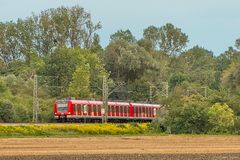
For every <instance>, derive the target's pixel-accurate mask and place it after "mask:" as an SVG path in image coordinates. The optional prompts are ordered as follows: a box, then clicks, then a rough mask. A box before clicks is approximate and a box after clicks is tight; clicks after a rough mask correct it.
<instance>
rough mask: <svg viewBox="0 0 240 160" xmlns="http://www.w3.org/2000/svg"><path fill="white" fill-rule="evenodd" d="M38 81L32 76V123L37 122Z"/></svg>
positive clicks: (35, 76)
mask: <svg viewBox="0 0 240 160" xmlns="http://www.w3.org/2000/svg"><path fill="white" fill-rule="evenodd" d="M38 110H39V103H38V79H37V75H34V84H33V122H35V123H37V122H38Z"/></svg>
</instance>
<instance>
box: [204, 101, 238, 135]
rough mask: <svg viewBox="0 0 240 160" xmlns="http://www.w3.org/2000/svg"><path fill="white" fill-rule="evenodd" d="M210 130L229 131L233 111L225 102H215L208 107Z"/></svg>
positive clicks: (231, 125) (231, 124) (232, 124)
mask: <svg viewBox="0 0 240 160" xmlns="http://www.w3.org/2000/svg"><path fill="white" fill-rule="evenodd" d="M208 117H209V118H208V122H209V125H210V132H221V133H222V132H229V131H230V130H231V129H232V127H233V126H234V118H235V116H234V112H233V110H232V109H231V108H230V107H229V106H228V105H227V104H222V105H221V104H220V103H216V104H214V105H213V106H212V107H210V108H209V109H208Z"/></svg>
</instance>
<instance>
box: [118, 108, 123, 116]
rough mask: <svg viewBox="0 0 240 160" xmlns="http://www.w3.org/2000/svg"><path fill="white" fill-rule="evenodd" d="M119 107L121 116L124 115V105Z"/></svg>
mask: <svg viewBox="0 0 240 160" xmlns="http://www.w3.org/2000/svg"><path fill="white" fill-rule="evenodd" d="M119 109H120V111H119V116H122V115H123V108H122V106H119Z"/></svg>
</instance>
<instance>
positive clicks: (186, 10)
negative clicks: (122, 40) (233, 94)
mask: <svg viewBox="0 0 240 160" xmlns="http://www.w3.org/2000/svg"><path fill="white" fill-rule="evenodd" d="M74 5H79V6H81V7H83V8H84V9H85V10H86V11H87V12H90V13H91V15H92V19H93V21H94V22H98V21H100V22H101V24H102V26H103V28H102V29H101V30H100V31H99V32H98V33H99V34H100V37H101V45H102V46H103V47H106V45H107V44H108V43H109V37H110V35H111V34H113V33H114V32H116V31H117V30H119V29H123V30H125V29H130V31H131V32H132V33H133V35H134V36H135V37H136V38H137V39H140V38H141V37H142V33H143V29H145V28H147V27H148V26H150V25H154V26H157V27H160V26H162V25H164V24H165V23H168V22H169V23H172V24H174V25H175V26H176V27H178V28H181V29H182V32H184V33H186V34H187V35H188V37H189V41H190V42H189V44H188V48H191V47H193V46H195V45H199V46H201V47H204V48H206V49H208V50H211V51H213V52H214V54H215V55H219V54H220V53H223V52H224V51H225V50H227V48H228V47H229V46H233V45H234V43H235V40H236V39H237V38H240V9H239V8H240V0H201V1H200V0H118V1H117V0H0V21H1V22H6V21H16V20H17V19H18V18H22V19H24V18H26V17H28V16H31V13H32V12H33V13H35V14H38V13H40V12H41V11H42V10H45V9H49V8H57V7H60V6H67V7H71V6H74Z"/></svg>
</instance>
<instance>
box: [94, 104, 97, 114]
mask: <svg viewBox="0 0 240 160" xmlns="http://www.w3.org/2000/svg"><path fill="white" fill-rule="evenodd" d="M96 112H97V108H96V106H95V105H93V115H95V114H96Z"/></svg>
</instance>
